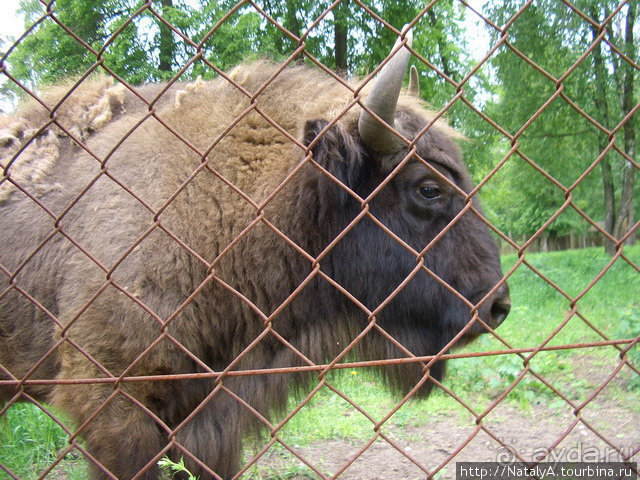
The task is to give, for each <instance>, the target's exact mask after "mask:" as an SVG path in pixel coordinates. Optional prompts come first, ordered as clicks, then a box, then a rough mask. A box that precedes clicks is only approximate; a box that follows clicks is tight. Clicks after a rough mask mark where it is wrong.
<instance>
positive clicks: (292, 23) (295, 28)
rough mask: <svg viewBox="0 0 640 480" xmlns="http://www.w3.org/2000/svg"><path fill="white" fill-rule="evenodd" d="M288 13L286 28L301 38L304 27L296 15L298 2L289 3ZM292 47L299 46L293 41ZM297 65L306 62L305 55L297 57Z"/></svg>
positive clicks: (300, 54)
mask: <svg viewBox="0 0 640 480" xmlns="http://www.w3.org/2000/svg"><path fill="white" fill-rule="evenodd" d="M286 5H287V12H286V15H285V23H284V28H286V29H287V30H288V31H289V32H291V33H292V34H293V35H295V36H296V37H298V38H300V35H301V31H302V25H300V20H298V16H297V15H296V2H291V1H289V2H287V3H286ZM291 45H292V47H293V49H296V48H298V44H297V43H295V41H294V40H291ZM295 59H296V63H298V64H300V63H303V62H304V55H303V54H302V52H301V53H299V54H298V55H296V57H295Z"/></svg>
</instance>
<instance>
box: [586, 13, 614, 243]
mask: <svg viewBox="0 0 640 480" xmlns="http://www.w3.org/2000/svg"><path fill="white" fill-rule="evenodd" d="M591 16H592V18H594V19H598V17H599V15H598V11H597V6H596V5H593V6H592V8H591ZM591 33H592V35H593V40H594V41H595V40H596V39H597V38H598V29H597V28H596V27H595V26H593V25H592V26H591ZM593 68H594V73H595V89H594V93H593V95H594V98H593V101H594V103H595V105H596V109H597V110H598V112H599V118H600V123H601V124H602V125H603V126H604V127H605V128H607V129H608V128H610V121H609V104H608V102H607V93H606V92H607V82H606V79H607V73H606V68H605V65H604V59H603V57H602V42H599V43H598V44H597V45H596V46H595V48H594V49H593ZM597 135H598V146H599V150H600V152H603V151H604V150H605V148H606V147H607V145H608V141H607V139H606V138H605V137H604V134H603V133H602V132H600V131H598V132H597ZM600 171H601V174H602V187H603V194H604V230H605V231H606V232H607V233H608V234H609V235H615V232H614V227H615V223H616V205H615V189H614V186H613V173H612V170H611V161H610V159H609V158H607V155H605V156H604V158H602V159H601V160H600ZM605 251H606V252H607V253H608V254H609V255H613V254H614V253H615V245H614V243H613V242H611V241H605Z"/></svg>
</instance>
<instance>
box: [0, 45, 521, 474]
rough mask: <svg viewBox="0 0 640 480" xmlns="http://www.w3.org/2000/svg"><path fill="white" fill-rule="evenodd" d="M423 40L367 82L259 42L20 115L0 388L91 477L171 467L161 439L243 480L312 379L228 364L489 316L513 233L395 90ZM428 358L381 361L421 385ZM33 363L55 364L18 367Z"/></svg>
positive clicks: (355, 353)
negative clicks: (45, 421) (24, 404)
mask: <svg viewBox="0 0 640 480" xmlns="http://www.w3.org/2000/svg"><path fill="white" fill-rule="evenodd" d="M410 42H411V34H410V32H406V33H405V34H404V35H403V36H401V37H400V38H399V40H398V42H397V44H396V46H395V47H394V49H393V51H392V53H391V54H390V56H389V58H388V62H387V63H386V64H385V65H384V67H383V68H382V69H381V70H380V71H379V73H378V76H377V78H376V79H375V80H374V81H372V82H371V83H372V84H373V86H372V87H371V88H370V89H369V88H368V87H365V88H360V86H359V85H357V84H355V83H354V84H353V86H349V84H347V83H345V82H340V81H337V80H336V78H335V77H333V76H331V75H329V74H327V73H325V72H323V71H321V70H320V69H317V68H310V67H307V66H290V67H287V68H281V67H279V66H277V65H275V64H272V63H268V62H260V61H258V62H253V63H247V64H243V65H241V66H239V67H237V68H235V69H233V70H232V71H230V72H229V73H227V74H221V75H220V76H219V77H218V78H217V79H215V80H212V81H206V82H205V81H201V80H198V81H195V82H192V83H176V84H170V85H147V86H143V87H140V88H139V89H137V90H136V91H135V92H134V91H131V90H129V89H127V88H124V86H122V85H115V86H114V85H109V84H108V83H107V81H106V80H105V79H104V78H90V79H87V80H85V81H84V82H82V83H81V84H80V85H79V86H77V87H76V88H74V89H72V90H73V93H72V94H71V95H67V91H68V90H69V85H65V86H62V87H59V88H58V89H57V90H56V89H55V88H53V89H52V90H51V91H50V92H49V93H48V94H46V95H45V102H48V103H49V105H50V106H51V107H53V106H54V105H55V108H53V109H52V112H51V113H50V112H49V111H47V110H45V109H43V108H42V107H41V106H39V105H37V104H35V105H30V106H29V105H27V106H25V107H23V108H22V110H20V111H18V112H17V113H15V114H12V115H8V116H4V117H3V118H2V119H1V120H0V122H1V123H0V128H1V129H2V133H1V138H0V141H1V142H2V150H1V151H0V153H1V158H2V163H3V169H4V177H3V178H2V185H1V186H0V209H1V214H0V228H1V229H2V232H3V241H2V242H1V245H0V254H1V259H0V261H1V272H2V273H1V274H0V275H2V278H3V280H2V281H3V283H4V285H3V286H2V289H1V290H0V291H1V292H2V293H1V297H0V379H4V382H3V383H2V384H0V400H3V401H7V400H10V399H12V400H13V401H19V400H27V399H34V400H36V401H48V402H52V403H53V404H54V405H57V406H59V407H60V408H62V409H64V410H66V411H67V412H68V413H69V414H70V416H71V418H72V419H73V420H74V421H75V423H76V425H77V430H75V432H76V434H77V435H78V436H80V437H81V438H82V439H83V440H84V443H83V444H82V445H85V447H83V448H86V451H87V453H88V454H89V455H90V456H91V457H92V462H91V463H93V464H94V465H93V467H92V468H93V478H95V479H100V478H114V477H117V478H119V479H131V478H139V479H155V478H157V476H158V470H157V466H156V462H157V460H158V459H159V458H160V457H161V456H162V455H164V454H168V455H170V456H172V457H173V458H176V457H180V456H184V457H186V460H187V463H188V466H189V467H190V469H191V470H192V471H193V472H194V473H196V474H198V475H199V476H200V478H203V479H205V478H220V477H221V478H229V477H231V476H233V475H234V474H235V473H237V472H238V469H239V463H240V458H241V451H242V438H243V435H245V434H246V433H247V432H255V431H259V430H260V427H261V426H262V427H263V426H264V425H263V423H264V422H261V421H260V420H258V415H261V416H262V417H264V418H265V419H268V418H270V415H272V414H273V412H274V411H278V410H282V409H283V408H284V407H285V406H286V401H287V396H288V395H289V394H290V392H291V390H292V388H294V387H298V388H300V387H301V388H304V386H305V385H308V384H309V383H310V380H311V379H313V378H314V377H313V375H316V377H315V378H316V379H317V373H315V374H313V373H296V374H294V373H287V372H284V373H271V374H255V375H229V373H230V372H235V371H241V370H252V369H281V368H285V367H296V366H301V365H306V366H308V365H314V364H324V363H327V362H331V361H333V360H334V359H336V358H337V357H338V356H340V357H339V358H341V359H342V358H353V359H360V360H372V359H389V358H396V357H407V356H412V355H415V356H424V355H434V354H438V353H439V352H443V351H445V350H446V349H447V348H449V344H450V343H451V341H452V339H454V337H456V336H457V337H458V341H457V345H461V344H464V343H465V342H468V341H469V340H471V339H473V338H474V337H476V336H478V335H479V334H481V333H483V332H485V331H486V327H487V326H488V327H491V328H495V327H497V326H498V325H499V324H500V323H501V322H502V321H503V320H504V319H505V317H506V316H507V314H508V312H509V306H510V302H509V297H508V288H507V285H506V283H505V279H504V278H503V276H502V273H501V267H500V261H499V255H498V250H497V248H496V244H495V242H494V240H493V238H492V236H491V234H490V231H489V229H488V228H487V226H486V224H485V222H484V221H483V219H482V214H481V210H480V207H479V205H478V203H477V200H476V198H475V196H474V195H471V196H469V195H468V194H469V193H470V192H471V191H472V184H471V182H470V178H469V175H468V173H467V171H466V169H465V167H464V164H463V162H462V160H461V156H460V152H459V148H458V147H457V145H456V138H455V137H456V135H455V133H454V132H453V131H452V130H451V129H450V128H449V127H447V126H446V125H445V124H444V123H443V122H440V121H437V122H436V121H434V120H433V115H431V114H430V113H429V112H428V111H427V110H426V109H425V106H424V105H423V104H422V103H421V101H420V100H419V98H418V97H416V96H415V94H412V92H411V91H405V90H403V89H402V82H403V77H404V76H405V73H406V70H407V67H408V62H409V59H410V56H411V54H410V50H409V49H408V48H406V45H407V44H410ZM411 90H412V91H413V90H414V88H413V87H412V88H411ZM143 99H146V100H145V101H143ZM385 124H386V125H385ZM391 127H392V128H391ZM425 127H428V128H425ZM427 247H428V248H427ZM461 332H462V333H461ZM356 339H358V340H357V342H354V340H356ZM427 366H428V367H429V368H428V369H426V368H425V364H424V363H423V364H418V363H407V364H403V365H396V366H386V367H381V371H382V374H383V377H384V378H385V379H386V381H387V382H388V383H389V385H390V386H391V387H392V388H393V389H394V390H395V391H398V392H407V391H409V390H410V389H412V388H414V387H415V386H416V385H418V384H419V383H420V382H422V386H421V387H420V390H419V393H420V392H421V393H423V394H427V393H428V391H429V388H430V385H431V384H432V382H430V381H429V379H440V378H442V375H443V373H444V361H439V362H436V363H432V364H429V365H427ZM198 373H199V374H205V375H199V376H198V375H191V376H190V377H188V378H175V377H174V378H172V379H170V380H165V381H151V380H152V379H146V380H145V381H115V380H114V379H121V378H124V377H127V378H131V377H137V376H142V377H148V376H159V375H169V374H198ZM206 374H209V375H206ZM38 379H55V380H56V381H57V382H59V383H55V382H54V383H53V384H52V383H46V382H40V383H38V382H33V383H29V382H25V383H20V382H17V380H27V381H28V380H38ZM73 379H76V380H77V379H80V380H82V379H85V380H84V381H78V382H75V383H74V382H71V380H73ZM86 379H111V380H109V381H104V382H96V381H93V382H92V381H86ZM143 380H144V379H143ZM257 414H258V415H257Z"/></svg>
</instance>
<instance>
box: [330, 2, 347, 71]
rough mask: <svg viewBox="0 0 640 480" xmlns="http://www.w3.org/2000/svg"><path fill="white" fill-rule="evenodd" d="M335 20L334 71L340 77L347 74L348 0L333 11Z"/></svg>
mask: <svg viewBox="0 0 640 480" xmlns="http://www.w3.org/2000/svg"><path fill="white" fill-rule="evenodd" d="M333 17H334V22H335V28H334V35H335V46H336V72H337V73H338V75H340V76H342V77H346V76H347V72H348V65H347V37H348V34H349V26H348V24H347V21H348V18H349V1H348V0H343V1H342V3H340V4H338V5H337V6H336V8H335V10H334V11H333Z"/></svg>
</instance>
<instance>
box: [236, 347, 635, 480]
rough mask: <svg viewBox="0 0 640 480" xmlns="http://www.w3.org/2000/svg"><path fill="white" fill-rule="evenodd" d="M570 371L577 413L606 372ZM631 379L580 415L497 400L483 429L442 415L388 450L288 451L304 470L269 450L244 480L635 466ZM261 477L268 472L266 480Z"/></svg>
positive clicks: (344, 444) (327, 447)
mask: <svg viewBox="0 0 640 480" xmlns="http://www.w3.org/2000/svg"><path fill="white" fill-rule="evenodd" d="M583 360H584V359H583ZM576 361H581V360H580V358H577V359H576ZM575 370H576V371H578V372H581V373H580V375H576V378H575V379H574V380H573V382H572V383H573V384H574V385H575V382H576V381H583V382H585V383H586V387H585V386H584V384H583V387H582V388H583V390H584V391H583V395H581V396H579V397H580V398H578V399H577V400H575V401H574V402H573V403H574V405H575V406H577V407H579V406H580V404H581V403H582V402H585V401H586V400H588V399H589V396H590V395H591V394H593V393H594V392H595V391H597V390H598V387H599V386H600V385H602V384H603V382H604V381H605V380H606V378H607V377H608V375H609V374H610V373H611V369H610V368H608V369H607V370H608V371H603V370H602V369H601V368H597V366H595V365H593V364H591V362H590V361H589V360H584V365H581V366H580V368H576V369H575ZM627 370H628V369H627ZM629 374H631V375H635V373H633V372H631V371H628V372H626V373H625V372H624V371H623V372H620V374H619V375H618V376H617V377H616V378H615V379H614V380H613V381H612V382H611V383H610V384H609V385H608V386H607V387H605V388H604V389H602V391H600V392H599V393H598V394H597V396H595V398H593V400H591V401H589V402H588V403H587V404H586V405H585V406H584V408H579V411H578V412H577V413H574V409H573V407H572V406H571V405H569V404H567V403H566V402H564V401H562V400H560V401H557V402H556V405H555V406H554V407H553V408H552V407H551V406H550V404H549V403H550V402H548V401H547V402H544V403H540V404H537V405H528V406H520V405H514V404H513V403H508V402H501V403H500V404H498V405H497V407H496V408H495V409H493V410H492V411H491V412H490V413H489V414H488V415H487V416H486V417H485V418H484V419H482V422H481V425H480V426H478V425H476V423H475V420H474V418H473V416H471V415H466V414H462V415H460V414H458V415H439V416H436V417H434V418H431V419H429V420H428V421H426V422H424V424H423V425H422V426H418V427H405V428H402V429H396V430H391V431H389V429H387V431H386V432H385V435H386V438H387V439H389V440H391V442H393V444H392V443H390V442H389V441H387V440H386V439H385V438H383V437H382V436H378V437H375V436H374V434H373V432H372V438H371V439H368V440H367V439H364V440H357V441H356V440H344V439H340V440H332V441H327V442H323V443H318V444H313V445H311V446H305V447H300V448H298V447H295V446H293V448H294V449H295V451H296V453H297V454H299V455H300V457H302V458H303V459H304V460H305V463H306V464H307V465H306V466H305V465H304V464H303V462H301V461H300V460H298V459H296V458H295V457H294V456H293V455H292V454H291V453H289V452H286V451H285V452H284V453H283V452H282V451H278V452H276V451H274V452H271V451H269V452H267V453H266V454H265V455H264V456H263V458H262V459H261V460H260V461H259V462H258V464H259V466H260V470H261V471H262V472H263V473H262V474H261V475H260V476H259V477H258V476H254V475H251V474H249V475H247V476H246V477H243V478H251V479H253V478H287V479H298V480H302V479H310V478H322V477H320V475H318V474H317V473H315V474H314V473H313V471H312V470H311V468H309V465H310V466H312V467H313V469H314V470H315V471H316V472H320V473H321V474H322V476H325V477H326V478H331V477H334V476H336V475H339V477H338V478H340V479H366V480H383V479H384V480H406V479H425V478H427V477H428V476H429V475H430V474H432V475H434V474H435V478H437V479H455V468H456V467H455V465H456V462H465V461H466V462H483V461H498V462H508V461H512V460H514V459H518V458H519V459H520V460H523V461H531V460H535V459H539V458H540V456H541V455H544V454H545V452H547V451H548V450H551V451H550V452H549V453H548V454H547V460H551V461H573V462H576V461H588V462H595V461H621V460H622V459H623V457H625V459H626V458H628V457H632V460H634V461H636V462H637V461H638V459H639V458H640V453H638V452H640V413H639V409H638V405H630V404H629V398H630V397H629V395H625V394H624V390H621V389H620V388H617V387H620V386H623V384H625V382H626V380H625V378H628V376H629ZM580 377H582V378H580ZM567 387H571V385H568V386H567ZM621 392H622V393H621ZM631 398H635V399H637V396H635V395H632V396H631ZM354 459H355V460H354ZM266 471H268V472H270V473H269V474H267V476H266V477H263V475H264V472H266Z"/></svg>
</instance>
